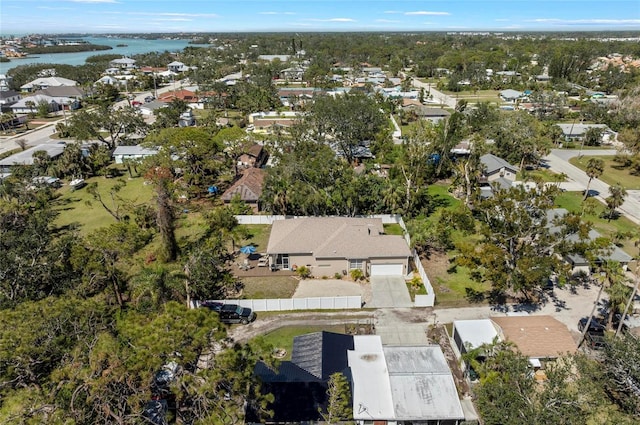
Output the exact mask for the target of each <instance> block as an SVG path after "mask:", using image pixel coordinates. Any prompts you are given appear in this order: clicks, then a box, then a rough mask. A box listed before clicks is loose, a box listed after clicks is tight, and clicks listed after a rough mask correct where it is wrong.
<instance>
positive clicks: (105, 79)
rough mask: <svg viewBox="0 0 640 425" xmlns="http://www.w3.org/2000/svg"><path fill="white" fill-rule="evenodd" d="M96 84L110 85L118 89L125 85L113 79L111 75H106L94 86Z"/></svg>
mask: <svg viewBox="0 0 640 425" xmlns="http://www.w3.org/2000/svg"><path fill="white" fill-rule="evenodd" d="M95 84H109V85H111V86H114V87H118V86H120V85H124V82H123V81H120V80H118V79H117V78H113V77H111V76H109V75H105V76H103V77H101V78H100V79H98V80H97V81H96V82H95V83H94V85H95Z"/></svg>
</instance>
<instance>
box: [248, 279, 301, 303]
mask: <svg viewBox="0 0 640 425" xmlns="http://www.w3.org/2000/svg"><path fill="white" fill-rule="evenodd" d="M242 282H243V283H244V290H243V297H244V298H247V299H249V298H253V299H266V298H291V297H292V296H293V294H294V292H296V288H297V287H298V280H297V279H295V278H294V277H293V276H265V277H243V278H242Z"/></svg>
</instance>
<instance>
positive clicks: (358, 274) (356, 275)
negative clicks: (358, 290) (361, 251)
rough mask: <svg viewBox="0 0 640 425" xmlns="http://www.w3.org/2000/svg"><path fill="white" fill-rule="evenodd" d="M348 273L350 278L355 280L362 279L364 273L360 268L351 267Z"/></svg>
mask: <svg viewBox="0 0 640 425" xmlns="http://www.w3.org/2000/svg"><path fill="white" fill-rule="evenodd" d="M349 273H350V274H351V279H353V280H355V281H356V282H357V281H359V280H364V273H363V272H362V270H360V269H353V270H351V272H349Z"/></svg>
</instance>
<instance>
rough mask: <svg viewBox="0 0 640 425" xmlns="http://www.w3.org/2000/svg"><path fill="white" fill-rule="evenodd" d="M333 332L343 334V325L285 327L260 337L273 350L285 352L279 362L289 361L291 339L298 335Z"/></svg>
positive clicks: (291, 346)
mask: <svg viewBox="0 0 640 425" xmlns="http://www.w3.org/2000/svg"><path fill="white" fill-rule="evenodd" d="M321 331H327V332H335V333H345V331H346V328H345V326H344V325H333V326H285V327H283V328H280V329H277V330H275V331H273V332H269V333H267V334H266V335H263V336H261V337H260V338H262V339H263V340H264V341H265V342H266V343H267V344H270V345H272V346H273V347H274V348H278V349H284V350H286V352H287V353H286V355H285V356H284V357H283V358H282V359H281V360H291V350H292V349H293V338H294V337H296V336H298V335H304V334H307V333H311V332H321Z"/></svg>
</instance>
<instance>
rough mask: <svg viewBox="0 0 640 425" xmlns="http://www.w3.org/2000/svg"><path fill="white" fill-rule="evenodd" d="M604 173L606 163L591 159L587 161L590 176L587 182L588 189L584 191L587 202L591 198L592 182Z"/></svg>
mask: <svg viewBox="0 0 640 425" xmlns="http://www.w3.org/2000/svg"><path fill="white" fill-rule="evenodd" d="M603 172H604V161H603V160H601V159H600V158H589V161H587V169H586V173H587V176H589V181H588V182H587V188H586V189H585V190H584V198H583V199H582V200H583V201H585V200H586V199H587V198H588V197H589V186H590V185H591V180H593V179H594V178H598V177H600V176H601V175H602V173H603Z"/></svg>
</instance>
